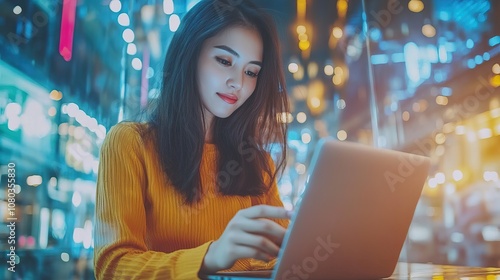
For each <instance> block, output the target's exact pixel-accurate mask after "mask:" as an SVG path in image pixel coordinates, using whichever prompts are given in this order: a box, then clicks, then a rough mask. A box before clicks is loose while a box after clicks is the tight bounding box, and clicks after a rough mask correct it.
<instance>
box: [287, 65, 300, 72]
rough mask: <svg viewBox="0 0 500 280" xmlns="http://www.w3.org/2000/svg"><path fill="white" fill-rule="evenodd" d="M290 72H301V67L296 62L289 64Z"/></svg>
mask: <svg viewBox="0 0 500 280" xmlns="http://www.w3.org/2000/svg"><path fill="white" fill-rule="evenodd" d="M288 71H290V73H292V74H293V73H296V72H297V71H299V65H298V64H297V63H295V62H292V63H290V64H288Z"/></svg>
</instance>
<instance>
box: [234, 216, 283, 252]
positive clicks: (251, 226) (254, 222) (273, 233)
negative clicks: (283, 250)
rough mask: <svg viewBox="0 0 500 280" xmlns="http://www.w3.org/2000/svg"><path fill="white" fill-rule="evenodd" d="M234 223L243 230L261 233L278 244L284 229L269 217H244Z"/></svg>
mask: <svg viewBox="0 0 500 280" xmlns="http://www.w3.org/2000/svg"><path fill="white" fill-rule="evenodd" d="M235 225H236V226H237V227H238V228H239V229H240V230H243V231H245V232H249V233H255V234H259V235H263V236H265V237H267V238H269V239H271V241H273V242H274V243H275V244H276V245H278V246H280V245H281V242H282V240H283V237H284V236H285V233H286V229H285V228H284V227H282V226H281V225H279V224H277V223H276V222H274V221H272V220H269V219H245V220H243V221H236V223H235Z"/></svg>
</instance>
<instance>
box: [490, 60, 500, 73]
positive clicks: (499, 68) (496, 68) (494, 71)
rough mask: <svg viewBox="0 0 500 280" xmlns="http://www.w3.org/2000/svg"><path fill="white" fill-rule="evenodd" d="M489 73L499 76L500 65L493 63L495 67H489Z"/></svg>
mask: <svg viewBox="0 0 500 280" xmlns="http://www.w3.org/2000/svg"><path fill="white" fill-rule="evenodd" d="M491 71H492V72H493V74H497V75H498V74H500V64H498V63H495V65H493V67H491Z"/></svg>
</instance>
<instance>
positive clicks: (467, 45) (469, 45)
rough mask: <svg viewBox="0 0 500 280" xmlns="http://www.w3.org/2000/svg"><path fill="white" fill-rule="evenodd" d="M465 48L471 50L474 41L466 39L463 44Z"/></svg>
mask: <svg viewBox="0 0 500 280" xmlns="http://www.w3.org/2000/svg"><path fill="white" fill-rule="evenodd" d="M465 46H466V47H467V48H469V49H472V48H473V47H474V41H472V39H468V40H467V42H466V43H465Z"/></svg>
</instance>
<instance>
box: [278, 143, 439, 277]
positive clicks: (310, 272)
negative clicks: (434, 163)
mask: <svg viewBox="0 0 500 280" xmlns="http://www.w3.org/2000/svg"><path fill="white" fill-rule="evenodd" d="M429 166H430V160H429V158H427V157H423V156H418V155H413V154H408V153H403V152H398V151H392V150H383V149H376V148H373V147H370V146H365V145H361V144H357V143H350V142H339V141H336V140H333V139H331V138H326V139H322V140H321V141H320V142H319V143H318V147H317V148H316V150H315V154H314V156H313V160H312V166H311V169H310V170H311V173H310V177H309V181H308V183H307V186H306V188H305V190H304V192H303V194H302V197H301V200H300V202H299V203H298V204H297V205H298V208H297V209H296V211H295V217H293V219H292V221H291V224H290V226H289V230H288V231H287V234H286V236H285V240H284V242H283V244H284V246H283V249H282V250H281V251H280V255H279V264H278V265H277V267H276V268H275V271H274V274H273V279H290V280H292V279H297V280H298V279H361V278H364V279H366V278H372V279H373V278H383V277H388V276H390V275H391V274H392V272H393V271H394V269H395V267H396V264H397V261H398V258H399V254H400V252H401V249H402V246H403V243H404V241H405V239H406V235H407V233H408V229H409V226H410V223H411V221H412V218H413V214H414V211H415V208H416V205H417V202H418V200H419V198H420V194H421V191H422V187H423V185H424V182H425V180H426V178H427V176H428V172H429Z"/></svg>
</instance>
